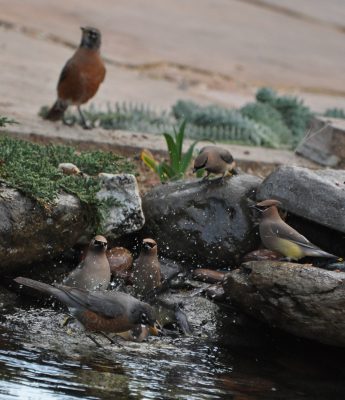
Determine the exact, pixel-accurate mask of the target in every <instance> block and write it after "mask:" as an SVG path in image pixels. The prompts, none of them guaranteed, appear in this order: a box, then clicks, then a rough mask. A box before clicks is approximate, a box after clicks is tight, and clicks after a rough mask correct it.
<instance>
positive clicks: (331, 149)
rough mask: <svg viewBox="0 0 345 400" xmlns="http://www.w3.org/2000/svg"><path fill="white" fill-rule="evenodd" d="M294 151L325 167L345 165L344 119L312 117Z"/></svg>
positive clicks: (342, 166) (341, 166)
mask: <svg viewBox="0 0 345 400" xmlns="http://www.w3.org/2000/svg"><path fill="white" fill-rule="evenodd" d="M296 153H297V154H300V155H302V156H303V157H306V158H308V159H310V160H313V161H315V162H316V163H318V164H320V165H324V166H327V167H338V168H344V166H345V120H344V119H340V118H329V117H320V116H317V117H314V118H313V120H312V122H311V126H310V131H309V132H308V133H307V134H306V136H305V137H304V138H303V139H302V141H301V143H300V144H299V145H298V146H297V149H296Z"/></svg>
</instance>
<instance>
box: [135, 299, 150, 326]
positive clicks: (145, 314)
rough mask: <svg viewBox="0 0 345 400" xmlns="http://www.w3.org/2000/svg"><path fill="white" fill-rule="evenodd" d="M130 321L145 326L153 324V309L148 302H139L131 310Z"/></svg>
mask: <svg viewBox="0 0 345 400" xmlns="http://www.w3.org/2000/svg"><path fill="white" fill-rule="evenodd" d="M132 322H133V323H134V324H141V325H147V326H152V327H154V326H155V323H156V318H155V315H154V311H153V309H152V307H151V306H150V305H149V304H146V303H143V302H140V303H139V304H137V305H136V306H135V308H134V309H133V311H132Z"/></svg>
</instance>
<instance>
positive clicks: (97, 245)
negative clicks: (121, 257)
mask: <svg viewBox="0 0 345 400" xmlns="http://www.w3.org/2000/svg"><path fill="white" fill-rule="evenodd" d="M107 246H108V242H107V239H106V238H105V237H104V236H101V235H97V236H95V237H94V238H93V239H92V240H91V242H90V247H89V248H90V250H93V251H96V252H105V251H106V250H107Z"/></svg>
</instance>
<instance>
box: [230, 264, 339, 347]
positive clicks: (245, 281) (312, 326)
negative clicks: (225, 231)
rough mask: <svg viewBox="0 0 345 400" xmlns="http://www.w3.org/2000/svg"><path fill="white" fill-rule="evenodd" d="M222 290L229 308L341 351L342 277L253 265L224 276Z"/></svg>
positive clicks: (314, 270) (303, 267) (312, 270)
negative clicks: (231, 306) (240, 310)
mask: <svg viewBox="0 0 345 400" xmlns="http://www.w3.org/2000/svg"><path fill="white" fill-rule="evenodd" d="M224 288H225V292H226V294H227V295H228V296H229V298H230V299H231V302H232V303H234V304H237V305H238V306H239V307H240V308H241V309H242V310H243V311H244V312H246V313H247V314H249V315H251V316H253V317H255V318H258V319H260V320H262V321H265V322H266V323H268V324H269V325H271V326H273V327H277V328H280V329H283V330H285V331H287V332H290V333H292V334H294V335H297V336H301V337H305V338H309V339H314V340H316V341H318V342H321V343H325V344H330V345H335V346H345V319H344V309H345V273H342V272H334V271H326V270H324V269H321V268H315V267H313V266H311V265H307V264H304V265H303V264H293V263H287V262H279V261H252V262H248V263H245V264H243V265H242V266H241V267H240V268H239V269H237V270H234V271H232V272H230V273H228V274H227V276H226V279H225V283H224Z"/></svg>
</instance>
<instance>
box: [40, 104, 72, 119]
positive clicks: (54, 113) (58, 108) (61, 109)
mask: <svg viewBox="0 0 345 400" xmlns="http://www.w3.org/2000/svg"><path fill="white" fill-rule="evenodd" d="M67 107H68V105H67V104H66V103H65V102H64V101H62V100H59V99H57V100H56V102H55V103H54V104H53V107H52V108H51V109H50V110H49V111H48V113H47V115H46V116H45V119H49V120H50V121H58V120H60V119H62V118H63V115H64V113H65V111H66V110H67Z"/></svg>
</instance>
